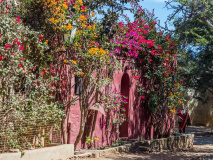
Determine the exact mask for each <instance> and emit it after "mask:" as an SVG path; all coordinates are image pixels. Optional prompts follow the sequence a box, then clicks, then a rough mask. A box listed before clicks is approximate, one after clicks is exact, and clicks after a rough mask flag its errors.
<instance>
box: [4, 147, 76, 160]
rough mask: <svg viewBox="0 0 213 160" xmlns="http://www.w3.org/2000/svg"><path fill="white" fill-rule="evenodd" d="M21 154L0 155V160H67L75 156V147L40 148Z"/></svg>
mask: <svg viewBox="0 0 213 160" xmlns="http://www.w3.org/2000/svg"><path fill="white" fill-rule="evenodd" d="M24 152H25V154H24V156H23V157H21V153H20V152H19V153H5V154H0V160H67V159H68V158H70V157H73V156H74V145H73V144H64V145H60V146H54V147H47V148H40V149H35V150H25V151H24Z"/></svg>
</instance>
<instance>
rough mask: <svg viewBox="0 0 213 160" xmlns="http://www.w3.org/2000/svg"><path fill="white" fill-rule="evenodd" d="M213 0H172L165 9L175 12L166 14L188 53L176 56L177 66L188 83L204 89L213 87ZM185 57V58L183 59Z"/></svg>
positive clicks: (192, 86)
mask: <svg viewBox="0 0 213 160" xmlns="http://www.w3.org/2000/svg"><path fill="white" fill-rule="evenodd" d="M212 7H213V1H211V0H193V1H192V0H171V1H169V2H167V8H168V9H174V12H173V13H172V14H171V15H170V16H169V17H168V20H169V21H173V24H174V26H175V30H174V33H175V34H176V35H178V37H179V40H180V41H182V42H183V43H182V48H183V49H185V50H186V53H187V56H182V57H179V61H178V62H179V65H181V66H182V67H183V68H184V70H185V75H186V78H187V83H186V84H187V86H188V87H190V88H193V89H195V91H199V92H205V91H207V90H209V91H210V92H211V93H213V92H212V91H211V90H210V88H211V87H212V86H213V67H212V66H213V53H212V51H213V18H212V17H213V11H212ZM183 57H184V58H183Z"/></svg>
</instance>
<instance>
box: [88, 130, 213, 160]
mask: <svg viewBox="0 0 213 160" xmlns="http://www.w3.org/2000/svg"><path fill="white" fill-rule="evenodd" d="M205 132H211V128H209V127H202V126H190V127H188V128H187V130H186V133H194V134H195V139H194V148H193V149H190V150H177V151H173V152H171V151H162V152H156V153H147V154H135V153H134V154H133V153H114V154H108V155H105V156H104V157H100V158H91V159H89V158H88V159H85V160H213V135H204V133H205Z"/></svg>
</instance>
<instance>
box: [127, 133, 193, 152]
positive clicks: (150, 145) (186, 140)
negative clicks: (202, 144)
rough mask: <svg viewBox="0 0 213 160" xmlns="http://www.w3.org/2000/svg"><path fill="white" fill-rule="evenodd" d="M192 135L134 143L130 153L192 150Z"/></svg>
mask: <svg viewBox="0 0 213 160" xmlns="http://www.w3.org/2000/svg"><path fill="white" fill-rule="evenodd" d="M193 142H194V134H183V135H180V136H173V137H169V138H162V139H155V140H145V141H139V142H134V143H133V144H132V147H131V148H132V149H131V150H132V151H136V152H137V151H138V150H140V151H142V152H153V151H157V152H160V151H162V150H176V149H187V148H193Z"/></svg>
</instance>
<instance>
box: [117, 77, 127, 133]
mask: <svg viewBox="0 0 213 160" xmlns="http://www.w3.org/2000/svg"><path fill="white" fill-rule="evenodd" d="M129 88H130V80H129V75H128V74H127V73H124V75H123V77H122V79H121V94H122V95H124V96H125V97H128V100H127V103H126V104H124V105H123V107H124V108H125V115H126V118H127V121H125V122H124V123H123V124H122V125H120V127H119V131H120V137H128V125H129V122H128V117H129V116H128V113H129Z"/></svg>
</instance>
